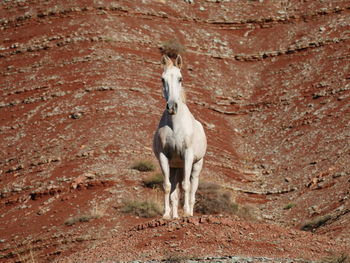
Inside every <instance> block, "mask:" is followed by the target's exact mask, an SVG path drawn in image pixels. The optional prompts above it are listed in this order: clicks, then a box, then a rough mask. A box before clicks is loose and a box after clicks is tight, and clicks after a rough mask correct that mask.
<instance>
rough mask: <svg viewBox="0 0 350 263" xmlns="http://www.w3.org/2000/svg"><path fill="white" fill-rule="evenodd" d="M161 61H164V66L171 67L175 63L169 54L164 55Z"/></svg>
mask: <svg viewBox="0 0 350 263" xmlns="http://www.w3.org/2000/svg"><path fill="white" fill-rule="evenodd" d="M161 62H162V65H163V66H164V67H169V66H170V65H172V64H173V62H172V61H171V59H170V58H169V57H168V56H167V55H163V56H162V60H161Z"/></svg>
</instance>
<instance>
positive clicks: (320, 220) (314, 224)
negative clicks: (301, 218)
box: [301, 215, 332, 231]
mask: <svg viewBox="0 0 350 263" xmlns="http://www.w3.org/2000/svg"><path fill="white" fill-rule="evenodd" d="M330 219H332V216H331V215H324V216H320V217H317V218H316V219H315V220H312V221H310V222H307V223H306V224H304V225H303V226H302V227H301V229H302V230H304V231H313V230H315V229H317V228H319V227H321V226H323V225H324V224H326V223H327V221H328V220H330Z"/></svg>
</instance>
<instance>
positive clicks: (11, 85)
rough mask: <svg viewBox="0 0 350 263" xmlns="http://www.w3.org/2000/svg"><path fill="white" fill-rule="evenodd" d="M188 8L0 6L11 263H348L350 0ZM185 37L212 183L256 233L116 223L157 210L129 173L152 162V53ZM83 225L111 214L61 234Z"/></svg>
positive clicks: (4, 216) (155, 109)
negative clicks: (131, 211)
mask: <svg viewBox="0 0 350 263" xmlns="http://www.w3.org/2000/svg"><path fill="white" fill-rule="evenodd" d="M188 2H191V1H187V2H185V1H180V0H179V1H166V0H162V1H160V0H158V1H156V0H150V1H124V0H120V1H104V0H101V1H83V0H81V1H80V0H78V1H40V0H37V1H35V0H33V1H25V0H24V1H16V0H13V1H5V0H4V1H1V4H0V34H1V37H0V69H1V71H0V73H1V78H0V87H1V90H0V92H1V96H0V98H1V99H0V124H1V126H0V141H1V149H0V154H1V155H0V220H1V221H0V222H1V224H0V261H1V262H21V261H22V262H118V261H131V260H162V259H166V260H168V261H172V262H174V261H177V262H179V261H181V260H190V259H195V258H197V260H198V261H203V262H210V261H215V260H218V261H219V262H235V261H234V260H235V259H234V258H236V259H237V262H249V260H250V262H317V261H319V260H321V259H322V258H324V257H327V256H331V255H341V253H343V252H347V251H350V249H349V248H350V238H349V236H350V227H349V223H350V213H349V211H350V200H349V191H350V190H349V189H350V166H349V158H350V149H349V148H350V145H349V139H350V69H349V66H350V63H349V60H350V56H349V54H350V44H349V37H350V3H349V1H346V0H343V1H337V0H335V1H331V0H323V1H321V0H319V1H318V0H309V1H288V0H283V1H272V0H270V1H269V0H260V1H224V0H222V1H220V0H216V1H214V0H206V1H204V0H203V1H194V3H192V4H190V3H188ZM174 37H176V38H178V39H179V40H180V41H181V42H182V43H183V44H184V45H185V46H186V53H184V54H183V58H184V67H183V69H182V72H183V76H184V87H185V89H186V92H187V98H188V106H189V108H190V109H191V111H192V112H193V114H194V115H195V116H196V118H197V119H198V120H200V121H201V122H202V123H203V125H204V128H205V130H206V133H207V137H208V152H207V156H206V161H205V167H204V169H203V172H202V175H201V180H202V181H210V182H216V183H218V184H220V185H222V186H224V187H225V188H226V189H227V190H229V191H231V193H232V195H233V197H234V199H235V202H237V203H238V204H239V205H240V206H244V207H247V208H249V210H250V211H251V212H250V213H251V214H252V217H251V218H250V219H249V220H248V219H244V218H240V217H238V216H226V215H225V216H220V215H211V216H210V215H199V214H197V215H196V216H194V217H193V218H185V219H179V220H174V221H163V220H160V219H159V218H153V219H144V218H138V217H135V216H131V215H127V214H123V213H122V212H121V206H122V203H123V200H127V199H136V200H143V199H145V198H154V199H158V200H161V198H162V197H161V193H159V192H156V191H155V190H151V189H147V188H145V187H143V183H142V180H143V179H144V178H145V177H147V176H149V174H151V173H155V172H146V173H142V172H139V171H136V170H133V169H131V168H130V167H131V165H132V164H133V163H134V161H138V160H150V161H152V162H154V163H156V161H155V158H154V157H153V153H152V150H151V145H152V143H151V142H152V137H153V132H154V130H155V127H156V126H157V124H158V120H159V118H160V115H161V113H162V110H163V108H164V101H163V98H162V96H161V87H160V74H161V72H162V69H161V65H160V54H159V50H158V48H159V47H160V45H161V43H162V42H163V41H165V40H168V39H171V38H174ZM86 214H98V215H99V216H96V217H97V218H95V219H93V218H92V220H88V222H76V223H74V224H71V225H70V224H67V220H68V219H70V218H77V217H79V216H80V217H81V216H82V215H86ZM318 219H324V220H323V221H322V223H321V224H318V225H317V224H314V227H311V228H306V227H305V224H306V223H307V222H310V221H312V220H318ZM319 222H320V220H319ZM303 227H304V229H305V230H309V231H302V230H301V228H303ZM208 257H209V258H208ZM230 257H231V258H230ZM220 260H221V261H220ZM225 260H227V261H225ZM230 260H231V261H230ZM264 260H265V261H264Z"/></svg>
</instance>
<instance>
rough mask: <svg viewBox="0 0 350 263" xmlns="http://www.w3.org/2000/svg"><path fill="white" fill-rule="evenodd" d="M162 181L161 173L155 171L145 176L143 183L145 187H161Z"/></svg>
mask: <svg viewBox="0 0 350 263" xmlns="http://www.w3.org/2000/svg"><path fill="white" fill-rule="evenodd" d="M163 181H164V178H163V175H162V174H160V173H156V174H152V175H151V176H148V177H147V178H145V179H144V180H143V184H144V186H145V187H147V188H152V189H155V188H158V189H162V186H163Z"/></svg>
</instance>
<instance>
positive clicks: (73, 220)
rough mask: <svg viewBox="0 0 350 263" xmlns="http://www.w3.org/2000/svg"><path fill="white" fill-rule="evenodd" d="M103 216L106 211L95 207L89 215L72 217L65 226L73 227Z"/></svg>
mask: <svg viewBox="0 0 350 263" xmlns="http://www.w3.org/2000/svg"><path fill="white" fill-rule="evenodd" d="M103 215H104V209H101V208H100V207H98V206H97V205H95V206H94V207H93V208H92V209H91V210H90V211H89V212H88V213H86V214H82V215H77V216H74V217H70V218H68V219H67V220H66V221H65V222H64V224H65V225H67V226H72V225H75V224H76V223H78V222H89V221H91V220H93V219H97V218H101V217H102V216H103Z"/></svg>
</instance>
